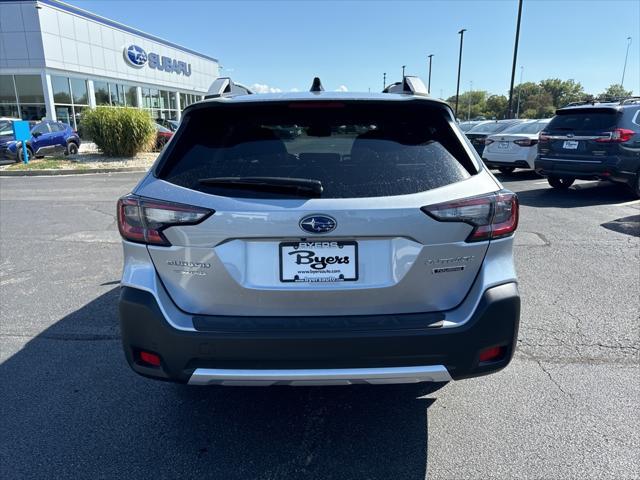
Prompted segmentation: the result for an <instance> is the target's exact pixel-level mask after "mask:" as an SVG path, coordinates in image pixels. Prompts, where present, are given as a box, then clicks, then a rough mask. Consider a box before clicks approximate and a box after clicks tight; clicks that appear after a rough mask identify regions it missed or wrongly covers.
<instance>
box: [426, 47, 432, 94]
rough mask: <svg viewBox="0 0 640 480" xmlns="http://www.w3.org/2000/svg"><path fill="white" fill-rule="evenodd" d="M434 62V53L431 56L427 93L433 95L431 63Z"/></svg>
mask: <svg viewBox="0 0 640 480" xmlns="http://www.w3.org/2000/svg"><path fill="white" fill-rule="evenodd" d="M432 60H433V53H432V54H431V55H429V81H428V85H427V93H428V94H431V61H432Z"/></svg>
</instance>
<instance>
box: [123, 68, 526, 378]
mask: <svg viewBox="0 0 640 480" xmlns="http://www.w3.org/2000/svg"><path fill="white" fill-rule="evenodd" d="M423 92H424V89H423V85H422V84H421V82H420V81H419V80H418V79H416V78H415V77H406V78H405V79H404V80H403V82H398V83H397V84H394V85H392V86H391V87H388V88H387V89H386V90H385V92H383V93H380V94H358V93H333V92H331V93H329V92H324V91H322V87H321V85H320V82H319V80H317V79H316V80H315V81H314V86H313V87H312V90H311V92H305V93H288V94H273V95H251V94H249V92H248V91H247V90H246V89H244V88H242V87H240V86H238V85H235V84H233V83H232V82H231V80H230V79H218V80H217V81H216V82H215V83H214V84H213V85H212V89H211V91H210V95H209V96H208V98H207V99H205V100H204V101H202V102H199V103H196V104H193V105H191V106H189V107H188V108H187V109H186V110H185V112H184V116H183V119H182V122H181V124H180V127H179V129H178V131H177V132H176V134H175V136H174V137H173V139H172V140H171V141H170V142H169V144H168V145H167V147H166V148H165V149H164V150H163V152H162V153H161V154H160V156H159V158H158V160H157V162H156V163H155V165H154V166H153V168H152V169H151V171H150V172H149V173H148V174H147V175H146V177H145V178H144V179H143V180H142V181H141V182H140V183H139V184H138V186H137V187H136V188H135V189H134V191H133V192H132V193H131V194H130V195H127V196H125V197H123V198H121V199H120V200H119V203H118V221H119V227H120V233H121V234H122V237H123V245H124V272H123V276H122V287H123V288H122V292H121V298H120V319H121V330H122V338H123V343H124V350H125V354H126V357H127V360H128V362H129V364H130V365H131V367H132V368H133V369H134V370H135V371H136V372H138V373H140V374H142V375H145V376H148V377H153V378H160V379H168V380H173V381H178V382H184V383H190V384H198V385H204V384H225V385H227V384H229V385H271V384H278V385H280V384H290V385H318V384H323V385H324V384H353V383H374V384H379V383H406V382H420V381H436V382H442V381H449V380H451V379H459V378H464V377H471V376H477V375H483V374H487V373H491V372H494V371H497V370H499V369H501V368H503V367H505V366H506V365H507V364H508V363H509V361H510V359H511V357H512V354H513V351H514V348H515V344H516V336H517V332H518V323H519V314H520V298H519V294H518V289H517V285H516V274H515V270H514V266H513V258H512V243H513V234H514V231H515V229H516V227H517V223H518V203H517V199H516V195H515V194H513V193H512V192H509V191H506V190H504V189H503V188H502V186H501V185H500V184H499V183H498V182H497V181H496V179H495V178H494V177H493V176H492V175H491V174H490V173H489V172H488V171H487V170H486V169H485V168H484V167H483V165H482V162H481V161H480V159H479V158H478V157H477V155H476V154H475V152H474V150H473V148H472V147H471V145H470V144H469V143H468V142H467V141H466V140H465V138H464V135H463V134H462V133H461V132H460V130H459V129H458V128H457V127H456V123H455V119H454V116H453V112H452V111H451V108H450V107H449V105H447V104H446V103H444V102H441V101H438V100H434V99H431V98H429V97H428V96H427V95H426V94H424V93H423Z"/></svg>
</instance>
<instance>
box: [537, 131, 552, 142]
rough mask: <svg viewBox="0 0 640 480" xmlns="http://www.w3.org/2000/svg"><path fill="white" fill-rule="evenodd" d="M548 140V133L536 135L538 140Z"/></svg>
mask: <svg viewBox="0 0 640 480" xmlns="http://www.w3.org/2000/svg"><path fill="white" fill-rule="evenodd" d="M549 140H551V138H549V135H546V134H544V133H541V134H540V135H538V141H540V142H548V141H549Z"/></svg>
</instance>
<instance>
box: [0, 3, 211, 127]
mask: <svg viewBox="0 0 640 480" xmlns="http://www.w3.org/2000/svg"><path fill="white" fill-rule="evenodd" d="M118 4H119V2H118ZM119 5H120V4H119ZM122 5H123V6H124V5H125V4H122ZM219 68H220V67H219V64H218V60H216V59H215V58H212V57H210V56H207V55H204V54H202V53H198V52H195V51H193V50H190V49H188V48H185V47H181V46H179V45H176V44H174V43H172V42H170V41H167V40H163V39H161V38H159V37H156V36H154V35H150V34H148V33H145V32H141V31H139V30H136V29H134V28H132V27H129V26H127V25H123V24H121V23H118V22H115V21H113V20H109V19H107V18H104V17H101V16H99V15H95V14H93V13H91V12H88V11H86V10H83V9H80V8H77V7H74V6H72V5H69V4H66V3H63V2H59V1H57V0H37V1H34V0H30V1H29V0H27V1H11V0H10V1H0V116H4V117H18V118H22V119H24V120H40V119H42V118H49V119H52V120H58V121H62V122H65V123H69V124H70V125H71V126H72V127H74V128H77V123H78V119H79V118H80V117H81V116H82V111H83V110H84V109H86V108H91V107H96V106H100V105H111V106H115V107H125V106H128V107H136V108H142V109H145V110H147V111H149V112H150V114H151V115H152V117H153V118H159V119H160V118H161V119H167V120H180V114H181V111H182V109H184V108H185V107H186V106H187V105H189V104H191V103H193V102H195V101H197V100H200V99H202V97H203V95H204V94H205V93H206V92H207V90H208V88H209V86H210V85H211V82H213V80H214V79H215V78H216V77H218V73H219Z"/></svg>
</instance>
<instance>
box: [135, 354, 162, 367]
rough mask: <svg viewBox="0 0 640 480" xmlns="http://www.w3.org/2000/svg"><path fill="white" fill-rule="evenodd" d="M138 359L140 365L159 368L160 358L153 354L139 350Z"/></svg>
mask: <svg viewBox="0 0 640 480" xmlns="http://www.w3.org/2000/svg"><path fill="white" fill-rule="evenodd" d="M139 358H140V361H141V362H142V363H146V364H147V365H151V366H152V367H159V366H160V357H159V356H158V355H156V354H155V353H151V352H145V351H144V350H141V351H140V354H139Z"/></svg>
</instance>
